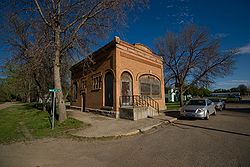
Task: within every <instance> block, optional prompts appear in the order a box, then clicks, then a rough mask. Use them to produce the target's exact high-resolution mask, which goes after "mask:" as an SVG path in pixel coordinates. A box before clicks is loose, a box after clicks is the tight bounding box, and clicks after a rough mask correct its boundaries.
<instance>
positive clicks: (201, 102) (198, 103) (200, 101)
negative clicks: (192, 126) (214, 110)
mask: <svg viewBox="0 0 250 167" xmlns="http://www.w3.org/2000/svg"><path fill="white" fill-rule="evenodd" d="M187 105H199V106H204V105H206V102H205V100H190V101H189V102H188V104H187Z"/></svg>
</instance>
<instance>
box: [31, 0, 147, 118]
mask: <svg viewBox="0 0 250 167" xmlns="http://www.w3.org/2000/svg"><path fill="white" fill-rule="evenodd" d="M138 2H139V4H141V2H143V3H144V2H145V0H140V1H136V0H92V1H85V0H65V1H60V0H55V1H53V0H52V1H46V0H41V1H39V0H34V3H35V5H36V8H37V11H38V13H39V15H40V16H41V18H42V21H43V22H44V23H45V24H46V26H47V27H49V28H51V30H52V31H53V39H54V41H53V44H54V49H55V52H54V68H53V69H54V87H55V88H57V89H62V85H61V77H60V75H61V61H62V58H63V56H64V53H65V52H67V51H68V50H69V49H71V48H72V47H75V45H78V46H79V45H82V46H81V47H84V46H85V47H87V45H88V43H89V41H95V40H93V39H95V38H96V37H98V38H99V37H103V36H105V35H106V34H107V31H108V30H110V29H111V28H112V25H113V23H114V21H120V22H123V21H124V16H125V11H126V10H127V9H128V8H132V7H134V6H135V5H136V4H138ZM63 96H64V95H63V93H62V92H59V93H58V98H59V121H60V122H62V121H64V120H65V119H66V118H67V115H66V108H65V103H64V98H63Z"/></svg>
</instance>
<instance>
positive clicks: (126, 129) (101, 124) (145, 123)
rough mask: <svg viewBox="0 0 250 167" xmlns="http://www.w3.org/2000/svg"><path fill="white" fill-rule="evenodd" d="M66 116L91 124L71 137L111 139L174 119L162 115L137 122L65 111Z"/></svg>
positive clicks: (173, 119)
mask: <svg viewBox="0 0 250 167" xmlns="http://www.w3.org/2000/svg"><path fill="white" fill-rule="evenodd" d="M67 112H68V116H69V117H72V118H75V119H78V120H80V121H83V122H85V123H89V124H91V126H90V127H88V128H86V129H83V130H80V131H78V132H76V133H75V134H73V135H76V136H81V137H96V138H99V137H111V136H113V137H114V136H116V137H117V136H129V135H133V134H137V133H140V132H143V131H147V130H149V129H152V128H153V127H155V126H159V125H161V124H163V123H168V122H173V121H175V120H176V118H173V117H169V116H165V115H164V113H162V115H159V116H157V117H153V118H145V119H141V120H137V121H132V120H126V119H115V118H109V117H105V116H102V115H98V114H94V113H88V112H80V111H77V110H67Z"/></svg>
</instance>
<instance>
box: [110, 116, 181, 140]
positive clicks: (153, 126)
mask: <svg viewBox="0 0 250 167" xmlns="http://www.w3.org/2000/svg"><path fill="white" fill-rule="evenodd" d="M176 120H177V118H172V119H170V120H165V121H162V122H160V123H157V124H155V125H151V126H148V127H145V128H141V129H138V130H135V131H132V132H129V133H126V134H121V135H116V136H114V137H121V136H131V135H135V134H138V133H143V132H146V131H148V130H151V129H153V128H155V127H158V126H160V125H162V124H166V123H173V122H174V121H176Z"/></svg>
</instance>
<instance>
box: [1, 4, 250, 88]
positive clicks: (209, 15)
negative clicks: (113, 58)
mask: <svg viewBox="0 0 250 167" xmlns="http://www.w3.org/2000/svg"><path fill="white" fill-rule="evenodd" d="M127 21H128V23H127V26H126V28H122V29H120V30H117V31H115V32H114V33H111V34H110V36H109V38H108V39H107V40H106V41H103V44H105V43H108V42H109V41H111V40H112V39H113V38H114V36H115V35H116V36H119V37H120V38H121V39H122V40H124V41H127V42H129V43H142V44H144V45H146V46H148V47H150V48H151V49H153V50H154V47H153V41H154V40H155V39H156V38H157V37H160V36H163V35H165V34H166V33H167V32H168V31H173V32H179V31H180V29H181V28H183V26H184V25H185V24H189V23H194V24H197V25H199V26H205V27H207V28H208V30H209V32H210V33H211V34H212V35H213V36H216V37H220V38H221V50H228V49H232V48H238V49H239V50H240V54H239V55H238V56H237V58H236V64H235V69H234V72H233V74H232V75H229V76H227V77H225V78H218V79H216V83H215V84H213V85H212V87H211V88H212V89H217V88H224V89H229V88H232V87H237V86H238V85H239V84H245V85H247V86H250V0H149V7H148V8H146V9H143V10H134V11H131V12H130V13H129V14H128V18H127ZM8 55H9V53H7V52H4V51H3V47H2V46H0V66H1V65H2V64H3V61H4V59H5V58H6V57H7V56H8Z"/></svg>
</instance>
